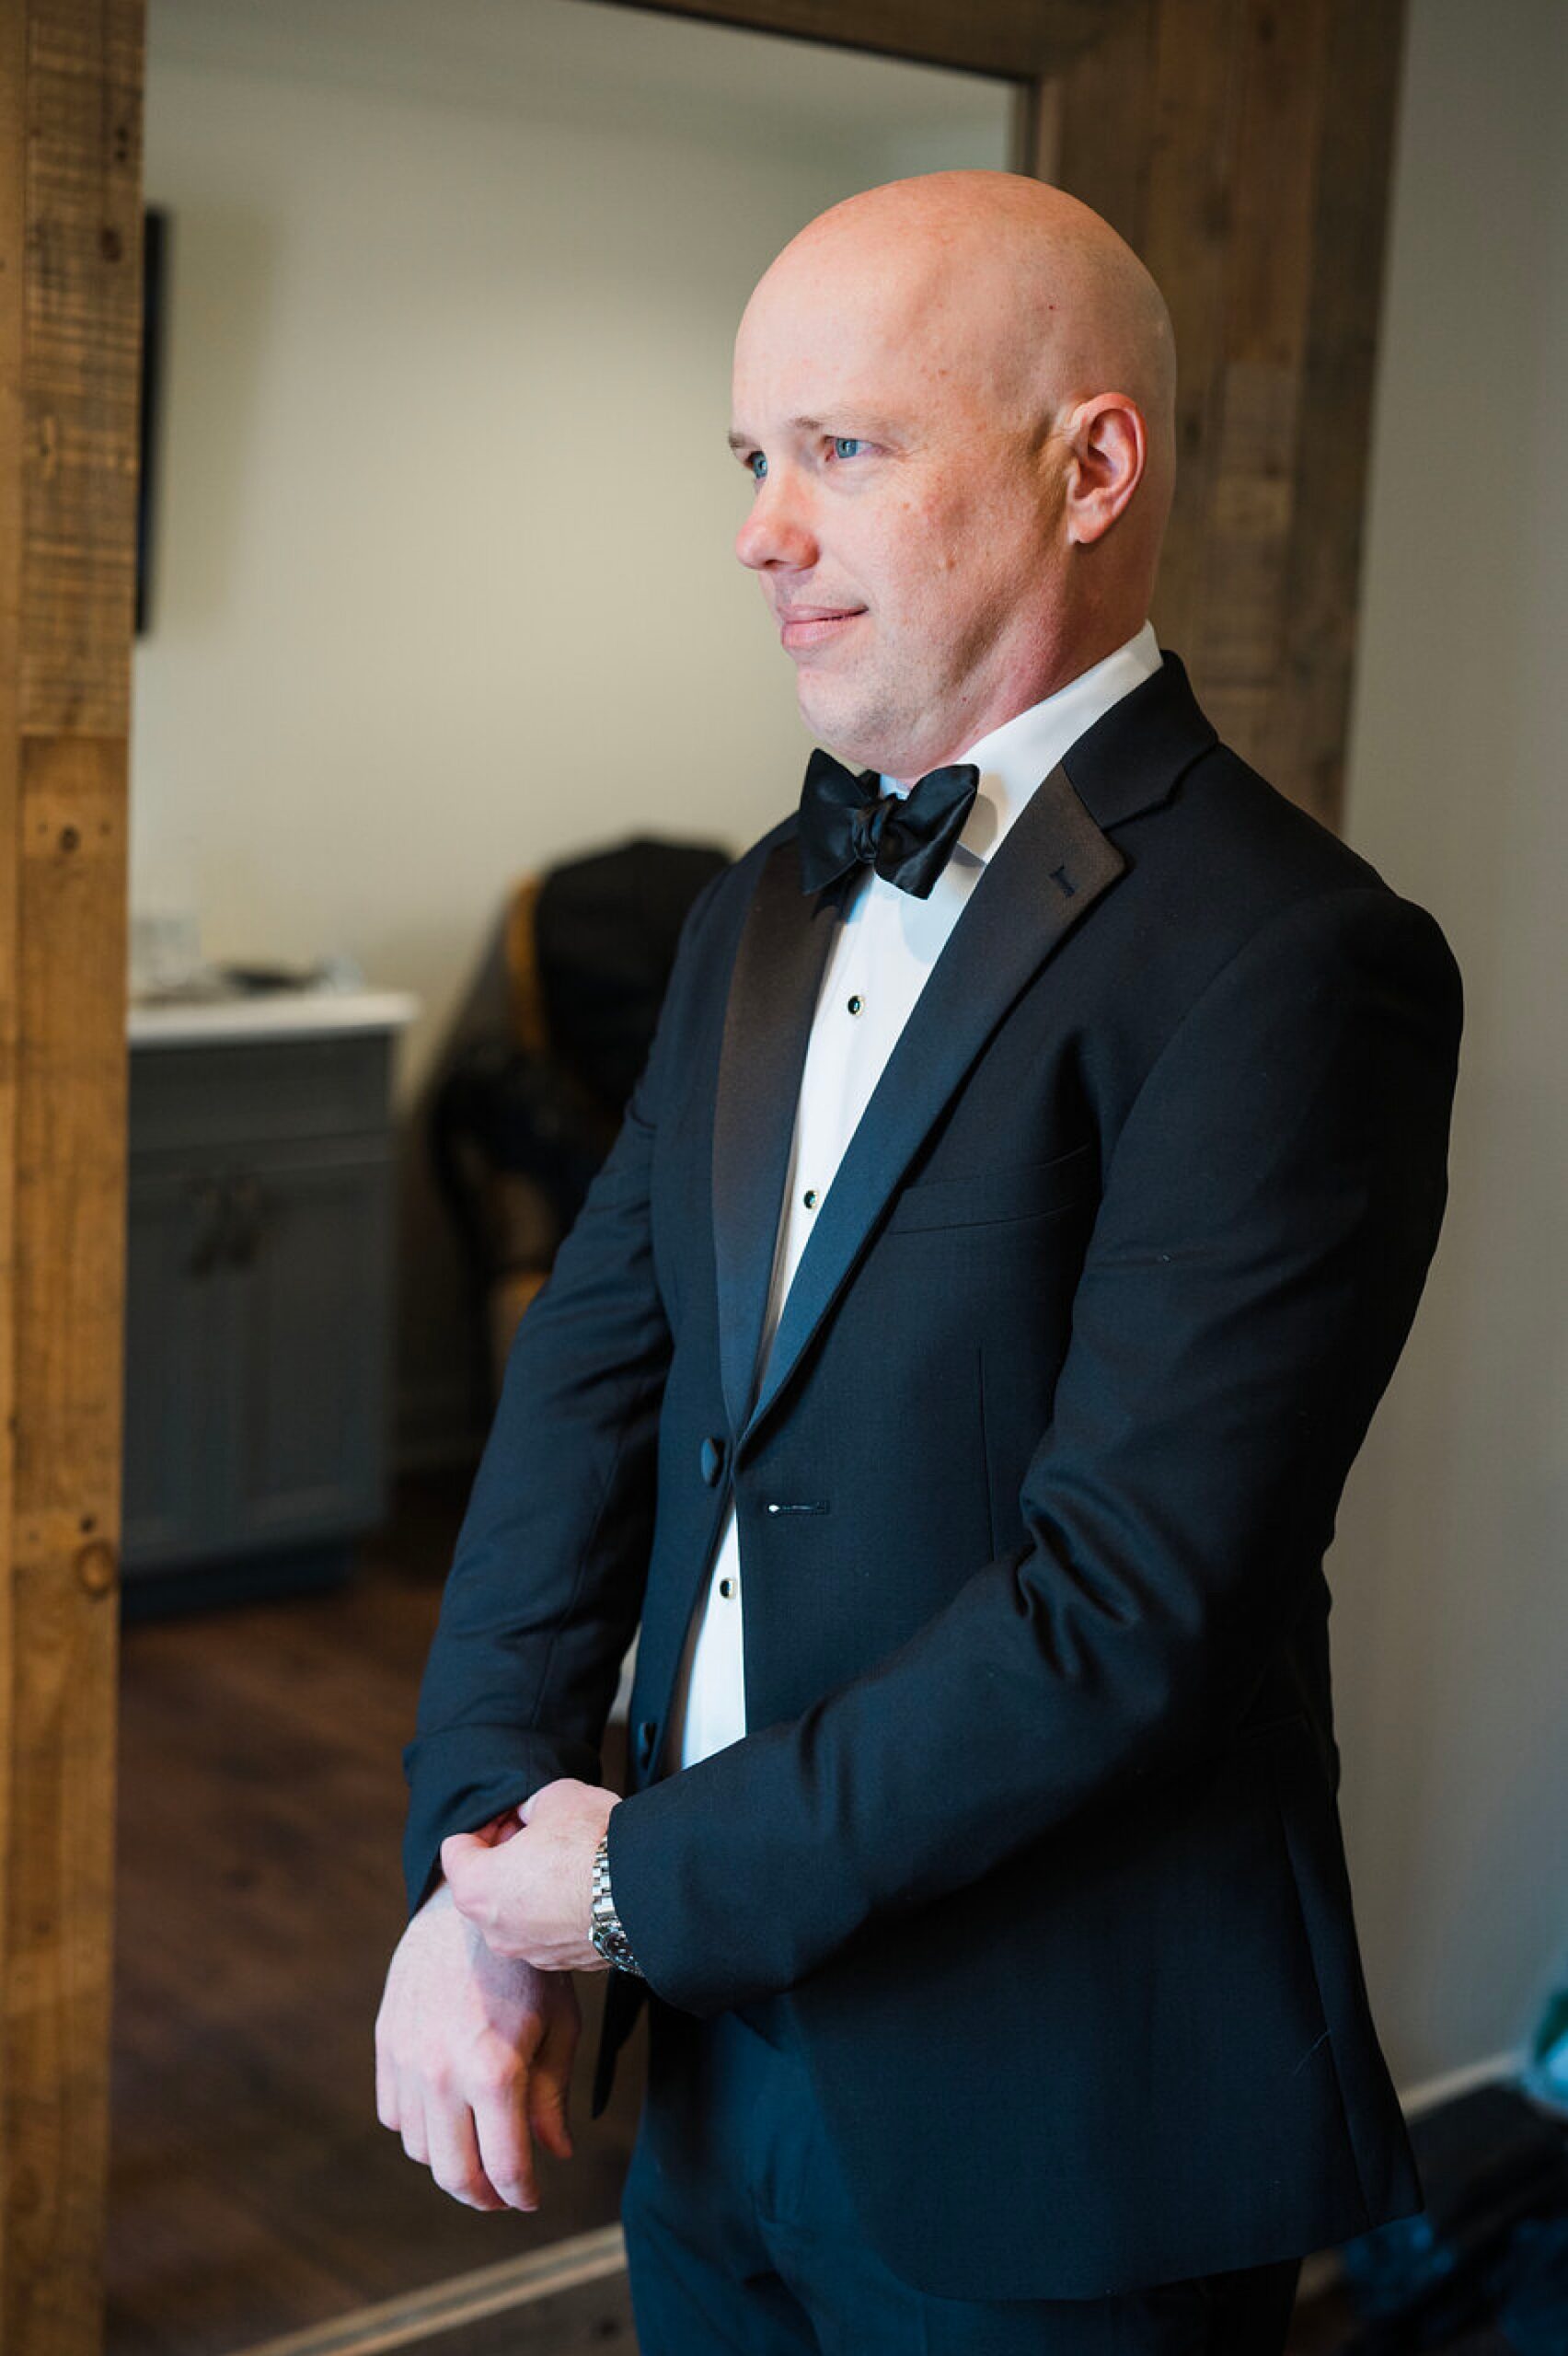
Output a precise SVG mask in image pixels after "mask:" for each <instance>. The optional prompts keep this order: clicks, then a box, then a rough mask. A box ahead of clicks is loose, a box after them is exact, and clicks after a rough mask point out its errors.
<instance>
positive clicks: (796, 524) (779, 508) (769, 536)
mask: <svg viewBox="0 0 1568 2356" xmlns="http://www.w3.org/2000/svg"><path fill="white" fill-rule="evenodd" d="M735 554H736V555H737V556H738V557H739V558H740V560H741V562H742V563H743V564H744V565H749V566H750V567H751V570H752V571H753V572H763V571H765V570H766V569H767V566H769V565H775V564H776V565H787V566H788V567H789V568H790V570H791V571H793V572H804V571H805V570H806V569H807V568H808V567H809V566H811V565H813V564H814V563H815V562H816V560H817V546H816V537H815V534H814V533H813V530H812V526H811V521H810V518H809V517H808V516H807V515H806V514H805V513H804V511H803V509H802V508H801V504H800V502H799V501H798V499H795V498H793V497H791V496H790V495H789V494H788V491H787V485H786V482H785V479H784V478H782V477H779V478H778V479H775V478H773V477H772V476H768V477H765V479H764V480H763V481H762V482H761V484H759V486H758V488H757V492H756V496H755V499H754V500H753V501H752V503H751V505H750V507H749V508H748V509H747V511H746V515H745V520H744V523H743V524H742V525H741V528H740V530H739V531H738V532H737V533H736V535H735Z"/></svg>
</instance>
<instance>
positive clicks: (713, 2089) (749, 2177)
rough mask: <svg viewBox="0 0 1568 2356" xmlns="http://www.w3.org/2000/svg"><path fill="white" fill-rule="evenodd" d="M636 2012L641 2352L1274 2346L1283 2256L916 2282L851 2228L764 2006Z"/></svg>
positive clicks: (631, 2182) (628, 2203)
mask: <svg viewBox="0 0 1568 2356" xmlns="http://www.w3.org/2000/svg"><path fill="white" fill-rule="evenodd" d="M648 2010H649V2075H648V2092H647V2096H646V2099H645V2101H644V2105H643V2111H642V2119H641V2124H640V2128H639V2130H638V2136H637V2142H636V2145H635V2148H634V2150H633V2153H632V2159H631V2165H630V2168H629V2170H628V2176H627V2181H626V2189H625V2192H624V2194H623V2197H622V2203H621V2219H622V2223H623V2224H624V2226H625V2228H626V2244H627V2263H628V2271H629V2275H630V2284H631V2300H632V2308H633V2312H634V2315H635V2317H636V2322H637V2332H638V2344H639V2347H640V2350H641V2356H721V2351H724V2356H1281V2350H1283V2349H1284V2347H1285V2342H1286V2333H1287V2330H1288V2327H1289V2322H1290V2316H1291V2310H1292V2307H1293V2305H1294V2304H1295V2296H1296V2282H1297V2274H1298V2272H1299V2270H1300V2264H1301V2261H1300V2259H1299V2258H1285V2259H1282V2260H1280V2261H1279V2262H1277V2263H1275V2264H1273V2265H1268V2266H1257V2267H1247V2268H1243V2269H1240V2270H1239V2271H1238V2272H1235V2273H1230V2274H1209V2275H1197V2276H1193V2277H1191V2278H1189V2279H1188V2280H1186V2281H1179V2282H1165V2283H1159V2284H1156V2285H1153V2286H1151V2287H1149V2288H1147V2289H1144V2290H1138V2291H1131V2292H1124V2293H1122V2294H1120V2295H1117V2296H1114V2297H1111V2298H1103V2299H1024V2300H1015V2299H1002V2300H981V2301H973V2300H967V2299H939V2298H934V2297H932V2296H931V2295H929V2294H928V2292H922V2291H917V2290H916V2289H914V2288H913V2286H912V2285H910V2284H909V2283H907V2282H905V2281H901V2280H900V2279H899V2278H898V2277H897V2276H895V2275H894V2274H893V2273H891V2272H890V2271H889V2269H888V2268H887V2267H886V2266H885V2265H884V2264H883V2263H882V2260H881V2259H880V2258H878V2257H877V2256H876V2254H875V2252H874V2251H873V2250H871V2249H870V2248H869V2247H868V2246H867V2245H866V2243H865V2241H864V2240H863V2239H862V2237H861V2235H860V2234H859V2230H858V2227H857V2225H856V2222H855V2219H854V2216H853V2214H852V2212H851V2210H850V2206H849V2201H848V2197H847V2192H846V2189H845V2187H844V2183H843V2179H842V2177H841V2176H840V2174H839V2171H838V2168H837V2165H836V2162H835V2160H834V2157H833V2153H832V2150H831V2147H830V2146H829V2143H828V2142H827V2138H826V2136H825V2134H824V2131H823V2128H822V2122H821V2119H820V2116H819V2114H818V2111H817V2108H816V2105H815V2102H814V2100H813V2095H812V2090H811V2085H810V2081H809V2079H808V2076H807V2073H806V2068H805V2064H804V2062H803V2061H802V2060H801V2057H800V2056H799V2055H798V2054H797V2053H796V2052H795V2051H793V2050H791V2047H790V2039H789V2036H788V2032H787V2031H786V2030H785V2029H783V2028H782V2027H781V2026H780V2023H779V2018H778V2014H777V2012H776V2011H775V2010H774V2008H772V2007H767V2008H759V2009H758V2010H757V2011H755V2013H753V2014H751V2015H749V2016H747V2015H741V2014H736V2013H720V2014H718V2015H715V2016H714V2017H713V2018H712V2019H711V2020H706V2021H699V2020H698V2019H697V2018H696V2017H695V2016H694V2015H691V2014H689V2013H681V2012H677V2011H675V2010H674V2008H673V2007H672V2006H670V2005H667V2004H663V2003H662V2002H661V2001H660V1999H659V1998H658V1997H656V1996H653V1995H650V1998H649V2007H648ZM941 2134H942V2121H941V2120H940V2119H938V2118H933V2119H932V2120H931V2136H932V2140H933V2145H934V2146H935V2145H936V2144H937V2143H939V2142H940V2137H941Z"/></svg>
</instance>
